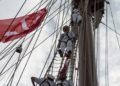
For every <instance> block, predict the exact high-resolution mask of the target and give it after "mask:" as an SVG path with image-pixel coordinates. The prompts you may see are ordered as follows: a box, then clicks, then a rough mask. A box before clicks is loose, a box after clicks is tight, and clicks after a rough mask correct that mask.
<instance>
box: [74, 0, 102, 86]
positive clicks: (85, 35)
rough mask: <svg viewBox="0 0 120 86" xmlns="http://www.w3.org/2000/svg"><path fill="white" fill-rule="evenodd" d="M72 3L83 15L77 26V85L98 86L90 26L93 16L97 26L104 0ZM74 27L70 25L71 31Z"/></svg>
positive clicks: (79, 0) (77, 0) (85, 0)
mask: <svg viewBox="0 0 120 86" xmlns="http://www.w3.org/2000/svg"><path fill="white" fill-rule="evenodd" d="M101 3H102V4H101ZM72 5H73V6H74V5H78V9H79V11H80V13H82V17H83V18H82V23H81V24H80V25H79V26H77V27H78V32H79V33H78V44H79V46H78V47H79V63H78V65H79V67H78V70H79V81H78V82H79V85H77V86H98V84H97V67H96V64H95V50H94V49H95V48H94V37H93V30H95V29H93V28H92V26H91V20H92V17H94V20H95V22H94V24H95V28H97V27H98V25H99V23H100V21H101V18H102V15H103V9H104V0H73V2H72ZM102 5H103V6H102ZM101 9H102V10H101ZM74 29H76V26H72V30H73V31H74ZM75 31H77V30H75ZM75 33H76V32H75Z"/></svg>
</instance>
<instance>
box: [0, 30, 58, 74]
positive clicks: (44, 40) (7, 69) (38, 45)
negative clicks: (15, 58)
mask: <svg viewBox="0 0 120 86" xmlns="http://www.w3.org/2000/svg"><path fill="white" fill-rule="evenodd" d="M56 31H57V30H56ZM56 31H54V32H53V33H52V34H50V35H49V36H48V37H46V38H45V39H44V40H43V41H42V42H40V43H39V44H38V45H37V46H36V47H35V48H34V49H36V48H37V47H39V46H40V45H41V44H42V43H44V42H45V41H46V40H47V39H48V38H50V37H51V36H52V35H53V34H55V32H56ZM30 52H31V51H30ZM30 52H28V53H27V54H26V55H25V56H24V57H26V56H27V55H28V54H29V53H30ZM24 57H23V58H24ZM21 60H22V59H20V61H21ZM14 65H16V63H15V64H13V65H12V66H11V67H10V68H8V69H7V70H6V71H5V72H7V71H9V70H10V69H11V68H12V67H13V66H14ZM5 72H4V73H5ZM4 73H2V74H1V75H3V74H4ZM1 75H0V76H1Z"/></svg>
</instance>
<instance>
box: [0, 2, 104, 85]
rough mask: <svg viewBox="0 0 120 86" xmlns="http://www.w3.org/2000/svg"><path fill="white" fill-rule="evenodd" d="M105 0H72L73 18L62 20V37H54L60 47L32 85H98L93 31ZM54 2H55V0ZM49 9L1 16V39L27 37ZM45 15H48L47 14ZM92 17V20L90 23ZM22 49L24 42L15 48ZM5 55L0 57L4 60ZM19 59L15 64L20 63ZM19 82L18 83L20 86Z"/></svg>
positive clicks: (9, 39)
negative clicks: (16, 16) (66, 20)
mask: <svg viewBox="0 0 120 86" xmlns="http://www.w3.org/2000/svg"><path fill="white" fill-rule="evenodd" d="M104 2H105V0H72V1H71V3H70V6H71V16H70V22H69V24H63V23H64V22H63V23H62V25H61V27H60V28H59V30H62V32H63V33H62V34H60V35H59V36H60V37H59V38H57V37H58V36H56V38H57V39H56V40H58V41H57V42H56V41H55V43H54V44H56V45H57V47H56V46H55V48H56V49H55V53H54V56H53V58H52V61H51V63H50V64H49V67H48V68H47V70H46V71H45V74H44V77H43V78H36V77H33V76H31V82H32V85H33V86H36V84H39V86H98V82H97V69H96V64H95V47H94V37H93V35H94V30H95V29H96V28H97V27H98V26H99V23H100V22H101V19H102V16H103V14H104ZM51 3H53V2H52V0H51ZM51 3H49V5H51ZM63 5H65V4H63ZM51 6H52V5H51ZM60 7H61V8H59V12H60V11H61V9H62V5H61V6H60ZM63 9H65V7H64V8H63ZM49 11H50V8H49V10H48V9H47V8H43V9H40V10H39V11H37V12H34V13H32V14H28V15H25V16H22V17H18V18H15V19H13V18H12V19H5V20H0V27H1V28H2V29H0V41H1V42H3V43H6V42H9V41H13V40H15V39H18V38H22V37H25V36H26V35H27V34H29V33H31V32H32V31H34V30H35V29H36V28H38V27H39V26H40V25H41V23H42V22H43V21H44V19H45V17H46V16H47V14H49ZM63 13H64V12H63ZM53 14H54V13H53ZM66 14H67V13H66ZM51 15H52V14H51ZM46 18H49V17H48V16H47V17H46ZM58 21H59V20H58ZM62 21H63V20H62ZM91 21H92V23H93V24H91ZM92 25H93V26H92ZM61 28H62V29H61ZM34 48H35V47H33V49H34ZM22 50H24V49H23V48H22V44H20V45H19V46H18V47H17V48H16V52H18V53H19V54H21V53H22ZM6 51H7V50H6ZM30 52H32V51H30ZM7 54H8V53H7ZM3 58H4V57H2V58H0V59H1V60H2V59H3ZM28 61H29V59H28ZM19 62H20V60H19ZM19 62H18V63H16V64H18V65H19V64H20V63H19ZM8 63H9V62H8ZM57 63H58V64H59V65H57ZM46 64H47V61H46V63H45V65H46ZM6 65H7V64H6ZM18 65H17V66H16V69H15V71H16V70H17V67H18ZM43 70H44V68H43ZM3 71H4V68H3V70H2V71H1V72H0V76H2V74H3ZM42 72H43V71H42ZM13 77H14V74H13V75H12V77H11V79H10V81H9V82H8V84H11V85H12V81H13ZM40 77H41V76H40ZM20 78H21V77H20ZM18 83H19V81H18ZM18 83H17V85H16V86H18Z"/></svg>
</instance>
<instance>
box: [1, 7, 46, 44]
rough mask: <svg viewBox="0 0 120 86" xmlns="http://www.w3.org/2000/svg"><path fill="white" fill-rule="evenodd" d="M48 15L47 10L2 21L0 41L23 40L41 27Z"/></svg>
mask: <svg viewBox="0 0 120 86" xmlns="http://www.w3.org/2000/svg"><path fill="white" fill-rule="evenodd" d="M46 14H47V10H46V8H43V9H41V10H39V11H37V12H34V13H32V14H29V15H25V16H22V17H18V18H15V19H14V18H11V19H4V20H0V41H1V42H8V41H12V40H15V39H17V38H21V37H24V36H26V35H27V34H29V33H30V32H32V31H34V30H35V29H36V28H37V27H39V26H40V25H41V23H42V21H43V20H44V18H45V16H46Z"/></svg>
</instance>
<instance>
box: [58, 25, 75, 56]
mask: <svg viewBox="0 0 120 86" xmlns="http://www.w3.org/2000/svg"><path fill="white" fill-rule="evenodd" d="M63 32H64V33H63V34H61V36H60V39H59V43H58V50H59V54H60V56H61V57H63V54H65V55H66V56H67V57H69V56H70V54H71V53H72V48H73V45H74V42H75V34H74V33H73V32H70V27H69V26H64V27H63Z"/></svg>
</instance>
